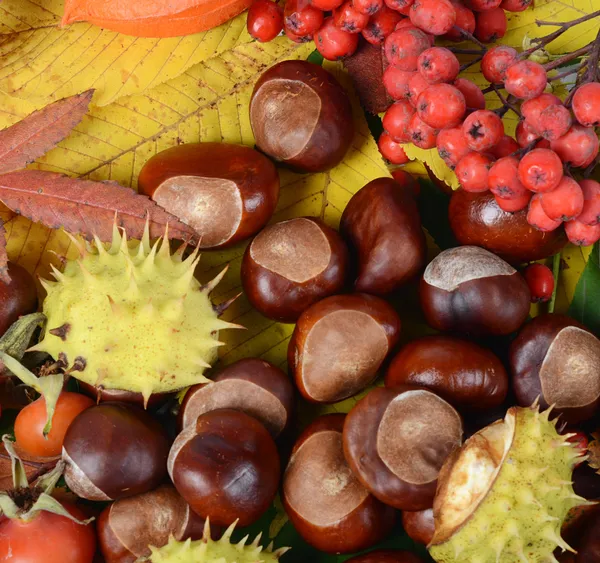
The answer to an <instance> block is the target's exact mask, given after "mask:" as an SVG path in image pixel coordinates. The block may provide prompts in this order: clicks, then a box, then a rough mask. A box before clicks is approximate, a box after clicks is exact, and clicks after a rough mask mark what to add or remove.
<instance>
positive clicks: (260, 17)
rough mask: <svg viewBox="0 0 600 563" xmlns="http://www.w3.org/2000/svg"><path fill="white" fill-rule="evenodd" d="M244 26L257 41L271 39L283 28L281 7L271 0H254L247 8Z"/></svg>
mask: <svg viewBox="0 0 600 563" xmlns="http://www.w3.org/2000/svg"><path fill="white" fill-rule="evenodd" d="M246 26H247V27H248V33H249V34H250V35H251V36H252V37H253V38H254V39H256V40H257V41H261V42H263V43H265V42H267V41H271V40H273V39H275V37H277V36H278V35H279V34H280V33H281V31H282V30H283V8H281V6H278V5H277V4H276V3H275V2H272V0H256V1H255V2H254V4H252V6H250V9H249V10H248V19H247V20H246Z"/></svg>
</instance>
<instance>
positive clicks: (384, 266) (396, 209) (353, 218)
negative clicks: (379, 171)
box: [340, 178, 427, 295]
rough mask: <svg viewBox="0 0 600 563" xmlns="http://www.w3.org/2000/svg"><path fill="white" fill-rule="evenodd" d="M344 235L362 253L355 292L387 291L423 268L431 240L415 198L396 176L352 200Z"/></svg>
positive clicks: (345, 215)
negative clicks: (426, 233) (399, 182)
mask: <svg viewBox="0 0 600 563" xmlns="http://www.w3.org/2000/svg"><path fill="white" fill-rule="evenodd" d="M340 232H341V234H342V236H343V237H344V238H345V239H346V240H347V241H348V242H349V243H350V247H351V249H353V250H355V254H356V255H357V256H358V277H357V278H356V281H355V282H354V288H355V289H356V291H364V292H365V293H373V294H375V295H386V294H388V293H391V292H392V291H394V290H396V289H398V288H399V287H400V286H401V285H402V284H404V283H405V282H406V281H408V280H410V279H411V278H413V277H414V276H415V275H417V274H418V273H420V272H421V270H422V268H423V267H424V266H425V261H426V258H427V243H426V241H425V234H424V233H423V229H422V228H421V220H420V218H419V211H418V209H417V204H416V201H415V198H414V197H413V195H412V194H411V193H410V191H409V190H408V188H405V187H403V186H401V185H400V184H398V183H397V182H395V181H394V180H393V179H392V178H378V179H377V180H373V181H371V182H369V183H368V184H367V185H366V186H364V187H363V188H362V189H360V190H359V191H358V192H357V193H356V194H354V196H352V198H351V199H350V201H349V202H348V205H347V206H346V209H344V213H343V214H342V220H341V223H340Z"/></svg>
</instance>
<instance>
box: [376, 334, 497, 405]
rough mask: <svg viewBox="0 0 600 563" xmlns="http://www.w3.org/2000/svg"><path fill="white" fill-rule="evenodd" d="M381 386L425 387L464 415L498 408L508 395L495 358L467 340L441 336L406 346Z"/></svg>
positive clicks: (429, 337)
mask: <svg viewBox="0 0 600 563" xmlns="http://www.w3.org/2000/svg"><path fill="white" fill-rule="evenodd" d="M385 384H386V386H387V387H395V386H397V385H405V384H408V385H417V386H419V387H426V388H427V389H431V390H432V391H433V392H435V393H437V394H438V395H439V396H440V397H442V398H443V399H445V400H446V401H448V402H449V403H450V404H451V405H453V406H454V407H456V408H457V409H464V410H467V411H473V410H475V411H480V410H484V411H487V410H489V409H493V408H495V407H498V406H500V405H501V404H502V403H503V402H504V399H505V398H506V394H507V393H508V375H507V373H506V370H505V369H504V366H503V365H502V362H501V361H500V360H499V359H498V357H497V356H496V355H494V354H493V353H492V352H490V351H489V350H487V349H486V348H483V347H481V346H478V345H477V344H475V343H473V342H470V341H468V340H463V339H462V338H456V337H454V336H445V335H434V336H425V337H423V338H417V339H416V340H413V341H412V342H409V343H408V344H406V345H405V346H404V347H403V348H402V349H401V350H400V352H399V353H398V354H397V355H396V356H395V357H394V359H393V360H392V361H391V363H390V365H389V367H388V370H387V372H386V374H385Z"/></svg>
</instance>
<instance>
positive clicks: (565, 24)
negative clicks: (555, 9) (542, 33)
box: [535, 10, 600, 29]
mask: <svg viewBox="0 0 600 563" xmlns="http://www.w3.org/2000/svg"><path fill="white" fill-rule="evenodd" d="M597 17H600V10H597V11H596V12H592V13H591V14H587V15H585V16H581V17H580V18H577V19H576V20H572V21H568V22H551V21H546V20H535V23H536V25H538V26H542V25H555V26H559V27H564V28H567V29H568V28H570V27H573V26H574V25H577V24H578V23H583V22H585V21H588V20H591V19H594V18H597Z"/></svg>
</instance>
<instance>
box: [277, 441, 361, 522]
mask: <svg viewBox="0 0 600 563" xmlns="http://www.w3.org/2000/svg"><path fill="white" fill-rule="evenodd" d="M283 490H284V494H285V497H286V499H287V502H288V503H289V505H290V506H291V507H292V508H293V509H294V511H296V512H297V513H298V514H299V515H300V516H301V517H302V518H304V519H305V520H307V521H308V522H311V523H313V524H315V525H317V526H331V525H332V524H335V523H336V522H339V521H340V520H341V519H342V518H344V517H345V516H347V515H348V514H350V513H351V512H352V511H353V510H355V509H356V508H357V507H358V506H360V504H361V503H362V502H363V501H364V500H365V499H366V498H367V496H368V494H369V493H368V492H367V490H366V489H365V488H364V487H363V486H362V485H361V484H360V483H359V481H358V479H357V478H356V477H355V476H354V475H353V473H352V471H351V470H350V467H349V466H348V464H347V463H346V459H345V458H344V450H343V446H342V434H341V432H336V431H334V430H326V431H323V432H318V433H316V434H313V435H312V436H311V437H310V438H308V439H307V440H306V441H305V442H304V443H303V444H302V445H301V446H300V447H299V448H298V450H297V451H296V453H295V454H294V455H293V456H292V458H291V459H290V463H289V465H288V467H287V469H286V472H285V476H284V480H283Z"/></svg>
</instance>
